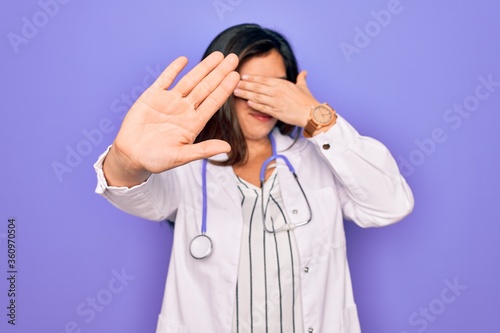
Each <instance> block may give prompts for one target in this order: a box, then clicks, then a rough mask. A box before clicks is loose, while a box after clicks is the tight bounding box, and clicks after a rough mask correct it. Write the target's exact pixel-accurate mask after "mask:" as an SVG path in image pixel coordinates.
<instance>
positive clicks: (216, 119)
mask: <svg viewBox="0 0 500 333" xmlns="http://www.w3.org/2000/svg"><path fill="white" fill-rule="evenodd" d="M272 50H276V51H278V52H279V54H280V55H281V56H282V57H283V61H284V64H285V68H286V79H287V80H288V81H290V82H293V83H295V82H296V80H297V75H298V72H299V70H298V66H297V59H296V58H295V55H294V54H293V51H292V48H291V46H290V44H289V43H288V41H287V40H286V39H285V37H283V36H282V35H281V34H279V33H278V32H276V31H273V30H269V29H265V28H262V27H261V26H259V25H257V24H240V25H236V26H233V27H231V28H228V29H226V30H224V31H223V32H221V33H220V34H219V35H218V36H217V37H215V39H214V40H213V41H212V43H210V45H209V46H208V48H207V50H206V51H205V54H204V55H203V59H204V58H205V57H207V56H208V55H209V54H210V53H212V52H214V51H220V52H222V53H223V54H224V55H225V56H226V55H228V54H230V53H234V54H236V55H237V56H238V57H239V60H240V65H239V66H241V64H243V63H244V62H245V60H248V59H250V58H251V57H255V56H260V55H265V54H267V53H269V52H271V51H272ZM237 70H239V67H238V68H237ZM276 127H278V128H279V130H280V132H281V133H282V134H285V135H292V134H295V138H297V137H298V135H299V133H300V131H298V130H297V127H296V126H293V125H288V124H285V123H283V122H281V121H278V122H277V123H276ZM208 139H220V140H224V141H226V142H228V143H229V145H230V146H231V152H230V153H229V154H228V159H227V160H226V161H222V162H213V163H216V164H219V165H231V166H232V165H236V164H243V163H245V162H246V160H247V158H248V156H247V149H248V148H247V144H246V141H245V137H244V136H243V133H242V131H241V127H240V125H239V124H238V120H237V118H236V114H235V112H234V97H233V95H231V96H230V97H229V98H228V100H227V101H226V102H225V103H224V105H222V107H221V108H220V109H219V110H218V111H217V112H216V113H215V114H214V115H213V117H212V118H211V119H210V120H209V121H208V122H207V124H206V125H205V128H203V130H202V131H201V132H200V134H199V135H198V137H197V138H196V140H195V142H201V141H204V140H208Z"/></svg>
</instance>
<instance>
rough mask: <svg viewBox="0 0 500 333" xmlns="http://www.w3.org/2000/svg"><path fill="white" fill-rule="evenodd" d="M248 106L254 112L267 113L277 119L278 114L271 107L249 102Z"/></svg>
mask: <svg viewBox="0 0 500 333" xmlns="http://www.w3.org/2000/svg"><path fill="white" fill-rule="evenodd" d="M247 104H248V106H249V107H251V108H252V109H254V110H257V111H259V112H262V113H265V114H267V115H269V116H271V117H274V118H277V113H276V112H275V109H274V108H273V107H272V106H270V105H267V104H261V103H257V102H254V101H247Z"/></svg>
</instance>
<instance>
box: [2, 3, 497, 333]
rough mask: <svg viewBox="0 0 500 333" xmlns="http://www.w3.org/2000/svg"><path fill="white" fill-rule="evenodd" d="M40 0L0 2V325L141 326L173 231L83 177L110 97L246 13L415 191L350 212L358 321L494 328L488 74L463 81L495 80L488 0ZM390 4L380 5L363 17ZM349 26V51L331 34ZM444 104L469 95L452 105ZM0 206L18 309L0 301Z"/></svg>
mask: <svg viewBox="0 0 500 333" xmlns="http://www.w3.org/2000/svg"><path fill="white" fill-rule="evenodd" d="M54 1H55V0H42V1H41V2H40V3H39V2H38V1H35V0H28V1H22V2H9V4H8V8H7V4H6V3H5V2H4V3H5V6H4V9H3V10H2V11H1V13H0V16H1V17H0V34H1V35H2V36H3V37H2V38H1V40H0V50H1V56H2V61H1V63H0V66H1V73H2V75H1V78H0V80H1V88H2V89H1V97H2V98H1V101H2V104H1V110H2V111H1V115H2V116H1V121H0V142H2V143H1V156H2V159H1V171H2V187H1V190H0V309H1V310H0V331H1V332H44V333H60V332H99V333H100V332H103V333H104V332H123V333H126V332H127V333H128V332H131V333H135V332H141V333H147V332H154V330H155V327H156V321H157V314H158V313H159V311H160V306H161V300H162V295H163V290H164V281H165V276H166V274H167V265H168V260H169V251H170V243H171V231H170V229H169V227H168V226H167V225H165V224H162V223H154V222H149V221H144V220H141V219H138V218H135V217H132V216H129V215H127V214H125V213H122V212H120V211H119V210H117V209H116V208H114V207H113V206H111V205H110V204H108V203H107V202H106V201H105V200H104V199H103V198H101V197H99V196H97V195H96V194H94V188H95V175H94V171H93V168H92V164H93V163H94V161H95V160H96V158H97V156H98V155H99V154H100V153H101V152H102V151H103V150H104V149H105V148H106V147H107V145H109V144H110V143H111V142H112V140H113V138H114V136H115V134H116V132H117V130H118V128H119V125H120V123H121V117H122V116H123V114H124V113H123V112H124V111H125V110H126V109H127V107H126V103H125V102H122V101H121V98H122V97H124V98H126V95H132V96H137V94H138V93H140V91H141V90H142V89H143V88H142V85H143V82H144V81H145V82H146V83H148V82H149V83H150V82H151V74H150V73H153V74H152V75H156V74H155V73H157V72H158V71H159V70H160V69H163V68H164V67H165V66H166V65H167V64H168V63H169V62H170V61H172V60H173V59H174V58H175V57H177V56H178V55H186V56H188V58H189V59H190V60H191V61H190V64H189V67H192V66H193V64H195V63H196V62H198V61H199V59H200V57H201V55H202V53H203V51H204V49H205V48H206V46H207V45H208V43H209V42H210V41H211V40H212V38H213V37H215V35H216V34H217V33H219V32H220V31H222V30H223V29H225V28H226V27H229V26H231V25H234V24H237V23H243V22H256V23H260V24H262V25H263V26H266V27H270V28H273V29H276V30H279V31H281V32H282V33H283V34H285V35H286V36H287V37H288V38H289V39H290V41H291V42H292V44H293V46H294V48H295V51H296V54H297V57H298V59H299V63H300V66H301V68H303V69H307V70H308V72H309V76H308V83H309V86H310V88H311V90H312V91H313V92H314V93H315V95H316V96H317V98H318V99H319V100H322V101H328V102H329V103H330V104H331V105H333V106H334V107H335V108H336V109H337V110H338V111H339V113H341V114H342V115H343V116H344V117H345V118H347V119H348V120H349V121H350V122H351V123H352V124H353V125H354V126H355V127H356V128H357V129H358V130H359V132H361V133H362V134H364V135H368V136H372V137H375V138H377V139H379V140H381V141H382V142H384V143H385V144H386V145H387V146H388V147H389V148H390V149H391V151H392V153H393V155H394V156H395V157H396V158H397V159H398V161H400V163H402V164H401V168H402V170H403V172H404V174H405V176H406V178H407V181H408V182H409V184H410V186H411V187H412V189H413V191H414V195H415V199H416V206H415V210H414V212H413V213H412V214H411V215H410V216H409V217H408V218H406V219H405V220H404V221H402V222H401V223H398V224H396V225H394V226H390V227H387V228H382V229H368V230H363V229H360V228H358V227H357V226H355V225H353V224H352V223H347V224H346V232H347V241H348V253H349V261H350V267H351V271H352V278H353V283H354V293H355V297H356V300H357V304H358V306H359V314H360V320H361V325H362V329H363V332H367V333H379V332H380V333H404V332H405V333H413V332H424V331H425V332H429V333H430V332H441V333H442V332H498V331H499V329H498V323H497V320H496V319H495V318H496V317H497V314H498V312H499V310H500V287H499V284H498V274H499V273H500V269H499V266H498V262H499V261H498V255H499V253H500V242H499V241H498V240H497V239H496V238H497V237H498V235H499V233H500V226H499V218H498V214H497V211H496V209H497V208H498V205H499V203H498V201H499V199H500V194H499V193H500V192H499V190H498V185H499V184H500V179H499V178H500V177H499V172H498V170H499V168H500V162H499V161H500V159H499V138H500V134H499V133H500V132H499V131H498V126H499V125H498V124H500V115H499V111H500V109H499V106H500V86H499V85H498V84H497V85H496V86H491V87H490V90H491V91H488V90H487V89H486V88H479V89H480V90H479V91H480V93H482V95H481V96H482V98H483V100H478V99H475V97H472V96H474V94H475V92H476V87H477V86H478V85H480V84H481V81H480V79H479V77H483V78H484V79H488V76H491V80H493V81H495V82H500V66H499V61H498V59H500V46H499V43H498V31H500V20H498V13H499V12H500V5H499V4H498V3H497V2H496V1H492V0H489V1H488V0H465V1H461V2H457V1H451V0H446V1H441V2H435V1H429V0H413V1H412V0H401V1H400V2H399V4H398V2H397V1H396V0H392V1H387V0H376V1H375V0H374V1H361V2H353V1H345V0H342V1H336V2H330V1H326V0H323V1H305V0H303V1H275V2H272V3H270V2H269V1H263V0H259V1H248V0H220V1H215V2H214V1H212V0H207V1H156V0H155V1H149V2H147V4H146V3H145V2H139V1H105V2H102V1H92V2H89V1H69V2H68V3H65V4H59V5H58V8H57V7H56V6H55V5H54V3H55V2H54ZM60 1H61V2H64V1H63V0H60ZM65 1H66V0H65ZM44 3H46V4H47V5H43V4H44ZM49 4H50V5H49ZM214 4H216V5H218V6H219V11H217V9H216V7H215V6H214ZM43 8H45V9H43ZM388 8H389V9H392V10H393V13H392V14H391V18H390V21H389V19H387V17H384V18H385V22H383V23H384V24H383V25H384V26H382V25H381V24H380V23H376V21H375V16H377V14H376V13H380V11H381V10H385V11H386V12H387V9H388ZM44 11H45V12H49V14H50V15H49V14H44ZM372 11H374V12H372ZM386 12H385V13H386ZM374 13H375V14H374ZM380 15H381V14H379V16H380ZM26 22H28V23H26ZM30 22H31V23H33V22H34V23H36V24H38V25H39V27H36V26H35V28H36V29H37V30H33V29H31V30H30V29H29V28H28V26H29V25H30V24H31V23H30ZM23 26H26V27H24V28H23ZM365 29H367V30H368V33H369V35H368V37H365V40H364V41H363V40H362V39H363V38H362V37H360V36H359V32H358V31H359V30H362V31H364V30H365ZM23 33H24V37H23ZM14 34H16V35H17V36H18V37H17V38H18V41H19V40H20V39H19V38H25V37H26V39H24V40H23V42H21V43H17V44H16V43H15V42H14V43H13V42H11V39H12V38H14V37H13V36H14ZM357 35H358V36H357ZM370 36H371V37H370ZM366 38H369V39H370V40H369V43H368V41H367V40H366ZM356 42H357V43H358V44H357V45H358V46H359V47H358V50H357V53H352V54H351V55H350V56H346V55H345V54H344V53H343V51H342V48H341V47H342V45H343V46H345V45H346V44H349V45H351V46H353V47H355V46H356V44H355V43H356ZM363 42H364V43H365V44H360V43H363ZM343 43H344V44H343ZM486 93H489V95H488V96H487V97H486V95H485V94H486ZM132 98H134V97H132ZM477 101H479V102H478V103H479V104H474V103H476V102H477ZM455 103H456V104H462V103H466V104H467V106H468V108H469V109H472V110H473V111H470V112H469V111H465V112H463V116H460V115H459V114H458V113H454V112H453V111H448V109H450V108H453V105H454V104H455ZM451 115H453V117H454V118H450V117H451ZM96 129H97V130H96ZM433 132H434V135H433V134H432V133H433ZM89 133H90V134H89ZM89 135H90V136H91V138H92V140H90V139H88V138H87V136H89ZM431 140H434V142H433V143H431ZM436 141H437V142H436ZM68 149H69V150H68ZM78 150H79V151H80V152H81V154H79V155H80V156H79V158H76V157H75V156H73V159H70V160H69V163H68V161H66V159H67V155H68V154H69V153H68V151H78ZM403 159H404V160H406V161H407V162H401V161H403ZM54 165H58V166H59V167H61V166H63V167H64V168H65V169H62V170H63V171H59V173H57V172H56V171H55V170H54ZM9 218H15V219H16V223H17V243H16V245H17V269H18V276H17V292H18V293H17V298H16V304H17V308H16V311H17V318H16V326H12V325H8V324H7V319H8V318H7V316H6V313H7V309H6V307H7V305H8V297H7V290H8V285H7V280H6V277H7V276H8V274H7V273H6V271H7V240H6V237H7V235H6V233H7V220H8V219H9ZM120 272H121V274H125V276H126V278H125V280H123V279H122V280H117V279H116V277H115V276H116V275H117V274H118V273H120ZM453 284H458V285H459V286H461V287H460V288H462V289H458V290H450V289H449V288H450V287H449V286H450V285H453ZM447 288H448V289H447ZM92 298H94V299H96V300H97V301H96V302H97V308H96V310H92V307H91V305H90V304H89V303H88V302H91V301H92ZM426 308H427V309H429V310H427V311H428V314H427V315H425V314H424V312H423V311H426V310H425V309H426ZM97 309H99V310H97ZM194 315H195V314H194Z"/></svg>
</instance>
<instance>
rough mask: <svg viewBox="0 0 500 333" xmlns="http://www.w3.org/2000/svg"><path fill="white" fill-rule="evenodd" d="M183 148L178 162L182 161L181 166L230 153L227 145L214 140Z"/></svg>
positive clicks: (224, 142) (221, 141) (229, 147)
mask: <svg viewBox="0 0 500 333" xmlns="http://www.w3.org/2000/svg"><path fill="white" fill-rule="evenodd" d="M183 148H184V149H183V151H182V153H181V156H179V160H180V161H182V162H181V163H182V164H184V163H189V162H191V161H194V160H199V159H203V158H209V157H212V156H214V155H217V154H221V153H228V152H230V151H231V146H230V145H229V143H227V142H226V141H223V140H216V139H212V140H206V141H202V142H199V143H196V144H192V145H185V146H184V147H183Z"/></svg>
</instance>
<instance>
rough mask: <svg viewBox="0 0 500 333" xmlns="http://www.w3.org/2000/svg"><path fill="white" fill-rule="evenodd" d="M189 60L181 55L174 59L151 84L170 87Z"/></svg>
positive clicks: (163, 87) (160, 87)
mask: <svg viewBox="0 0 500 333" xmlns="http://www.w3.org/2000/svg"><path fill="white" fill-rule="evenodd" d="M187 63H188V60H187V58H186V57H179V58H177V59H175V60H174V61H172V62H171V63H170V64H169V65H168V66H167V68H165V70H164V71H163V72H162V73H161V74H160V76H159V77H158V78H157V79H156V81H155V82H154V83H153V84H152V85H151V86H152V87H155V88H158V89H168V88H169V87H170V85H171V84H172V82H174V80H175V78H176V77H177V75H179V73H180V72H181V71H182V70H183V69H184V67H186V65H187Z"/></svg>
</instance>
